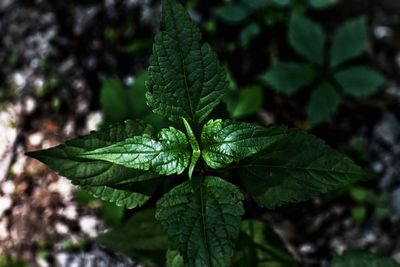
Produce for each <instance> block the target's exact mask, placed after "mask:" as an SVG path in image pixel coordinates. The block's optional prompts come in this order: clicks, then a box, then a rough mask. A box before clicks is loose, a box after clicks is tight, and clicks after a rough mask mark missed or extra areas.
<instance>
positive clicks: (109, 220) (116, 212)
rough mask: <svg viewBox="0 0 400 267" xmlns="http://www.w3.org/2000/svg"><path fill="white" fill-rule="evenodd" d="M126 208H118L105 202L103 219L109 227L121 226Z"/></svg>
mask: <svg viewBox="0 0 400 267" xmlns="http://www.w3.org/2000/svg"><path fill="white" fill-rule="evenodd" d="M124 213H125V208H124V207H123V206H117V205H115V204H114V203H111V202H107V201H103V202H101V213H100V214H101V215H100V216H101V219H102V220H103V221H104V222H105V223H106V225H107V226H111V227H112V226H117V225H120V223H121V221H122V218H123V217H124Z"/></svg>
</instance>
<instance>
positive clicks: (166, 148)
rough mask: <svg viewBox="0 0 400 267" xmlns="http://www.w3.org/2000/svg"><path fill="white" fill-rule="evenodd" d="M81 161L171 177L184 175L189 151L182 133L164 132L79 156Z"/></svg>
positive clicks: (129, 139)
mask: <svg viewBox="0 0 400 267" xmlns="http://www.w3.org/2000/svg"><path fill="white" fill-rule="evenodd" d="M79 156H80V157H82V158H86V159H94V160H104V161H108V162H111V163H115V164H118V165H122V166H125V167H128V168H132V169H137V170H144V171H148V170H150V171H154V172H157V173H159V174H165V175H171V174H174V173H177V174H180V173H182V172H183V171H184V170H185V169H186V167H187V166H188V165H189V160H190V147H189V143H188V141H187V139H186V136H185V134H184V133H182V132H181V131H179V130H177V129H175V128H173V127H170V128H166V129H162V130H161V131H160V132H159V133H158V135H157V138H153V137H151V136H150V135H147V134H144V135H142V136H133V137H129V138H127V139H125V140H123V141H121V142H118V143H115V144H113V145H110V146H107V147H102V148H98V149H95V150H91V151H88V152H84V153H82V154H79Z"/></svg>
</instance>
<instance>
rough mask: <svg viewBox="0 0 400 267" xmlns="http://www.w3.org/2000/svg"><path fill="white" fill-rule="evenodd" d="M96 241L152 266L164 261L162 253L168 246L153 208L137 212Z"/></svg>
mask: <svg viewBox="0 0 400 267" xmlns="http://www.w3.org/2000/svg"><path fill="white" fill-rule="evenodd" d="M98 241H99V242H100V243H101V244H103V245H105V246H107V247H110V248H112V249H114V250H116V251H120V252H122V253H124V254H125V255H127V256H130V257H132V258H134V259H137V260H139V261H141V262H142V263H144V264H146V266H154V267H156V266H159V265H161V264H163V263H164V260H163V258H164V254H165V251H166V250H167V249H168V247H169V242H168V238H167V236H166V235H165V234H164V231H163V230H162V228H161V225H160V224H159V223H158V222H157V221H156V220H155V219H154V210H144V211H139V212H137V213H136V214H135V215H133V216H132V218H130V219H129V220H128V221H127V222H126V223H125V224H124V225H122V226H118V227H115V228H114V229H112V230H111V231H110V232H108V233H106V234H104V235H102V236H100V237H99V238H98Z"/></svg>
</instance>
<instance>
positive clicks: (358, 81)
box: [335, 66, 386, 96]
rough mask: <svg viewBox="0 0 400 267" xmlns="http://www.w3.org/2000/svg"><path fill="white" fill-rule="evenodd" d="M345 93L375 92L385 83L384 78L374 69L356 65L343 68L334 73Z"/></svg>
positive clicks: (358, 94) (369, 93) (359, 94)
mask: <svg viewBox="0 0 400 267" xmlns="http://www.w3.org/2000/svg"><path fill="white" fill-rule="evenodd" d="M335 78H336V80H337V81H338V83H339V84H340V85H341V86H342V87H343V90H344V92H345V93H346V94H348V95H352V96H368V95H371V94H373V93H375V92H376V91H377V90H378V89H379V87H381V86H382V85H384V84H385V82H386V80H385V78H384V77H383V76H382V75H380V74H379V73H377V72H376V71H375V70H373V69H371V68H368V67H363V66H356V67H351V68H348V69H346V70H343V71H341V72H339V73H337V74H336V75H335Z"/></svg>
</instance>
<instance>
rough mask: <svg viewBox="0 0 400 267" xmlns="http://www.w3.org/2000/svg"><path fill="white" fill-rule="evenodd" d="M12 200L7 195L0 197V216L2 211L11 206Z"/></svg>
mask: <svg viewBox="0 0 400 267" xmlns="http://www.w3.org/2000/svg"><path fill="white" fill-rule="evenodd" d="M11 206H12V200H11V198H10V197H9V196H4V197H0V218H1V217H2V216H3V214H4V212H5V211H6V210H8V209H9V208H11Z"/></svg>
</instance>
